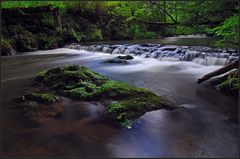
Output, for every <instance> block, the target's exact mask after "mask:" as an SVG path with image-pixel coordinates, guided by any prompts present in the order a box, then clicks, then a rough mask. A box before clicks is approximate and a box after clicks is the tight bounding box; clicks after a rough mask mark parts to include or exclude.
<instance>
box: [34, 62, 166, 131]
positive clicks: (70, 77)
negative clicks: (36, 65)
mask: <svg viewBox="0 0 240 159" xmlns="http://www.w3.org/2000/svg"><path fill="white" fill-rule="evenodd" d="M37 77H38V78H37V79H41V80H38V82H40V83H41V84H43V85H44V86H50V87H51V88H52V89H56V90H57V93H60V94H61V95H63V96H66V97H69V98H74V99H80V100H84V101H93V100H94V101H100V102H102V103H103V104H104V105H106V106H107V112H108V114H110V115H111V116H113V117H114V118H116V119H117V120H119V121H120V122H121V123H123V125H125V126H126V127H128V128H129V127H131V124H130V121H129V120H128V119H136V118H138V117H140V116H141V115H143V114H144V113H146V112H147V111H151V110H154V109H159V108H162V107H163V106H164V100H163V99H162V98H161V97H159V96H157V95H156V94H154V93H153V92H151V91H149V90H147V89H144V88H138V87H134V86H130V85H128V84H126V83H123V82H118V81H114V80H109V79H106V78H105V77H104V76H102V75H100V74H97V73H95V72H93V71H91V70H89V69H88V68H86V67H81V66H77V65H72V66H65V67H57V68H54V69H51V70H48V71H44V72H40V73H39V74H38V75H37ZM31 97H32V98H34V101H35V100H40V101H41V100H42V101H46V102H51V101H54V100H55V98H54V97H52V96H46V95H43V94H32V96H31Z"/></svg>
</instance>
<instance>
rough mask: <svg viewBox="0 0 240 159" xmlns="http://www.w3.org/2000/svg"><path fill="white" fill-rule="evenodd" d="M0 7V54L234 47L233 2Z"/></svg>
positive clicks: (235, 13) (235, 16)
mask: <svg viewBox="0 0 240 159" xmlns="http://www.w3.org/2000/svg"><path fill="white" fill-rule="evenodd" d="M1 5H2V12H3V16H2V20H3V21H2V22H3V23H2V27H3V38H2V41H1V42H2V44H3V49H4V50H3V54H4V53H5V49H6V51H7V50H9V47H13V48H15V49H17V51H33V50H37V49H49V48H55V47H59V46H63V44H66V43H73V42H88V41H102V40H127V39H128V40H131V39H154V38H160V37H165V36H173V35H191V34H207V35H210V36H217V37H220V40H219V41H218V43H217V44H216V45H217V46H220V47H224V46H225V47H226V46H228V47H235V48H236V47H237V46H238V45H237V44H238V38H239V37H238V33H237V29H238V21H239V16H238V2H237V1H236V2H234V1H233V2H221V3H219V2H218V1H192V2H191V1H190V2H184V1H157V2H154V1H136V2H124V1H103V2H101V1H98V2H91V1H89V2H87V1H86V2H71V1H70V2H69V1H68V2H58V1H52V2H51V1H48V2H37V1H33V2H31V1H27V2H21V1H19V2H8V1H6V2H2V4H1ZM34 7H42V10H41V9H40V8H39V9H37V8H34ZM28 8H30V9H28ZM202 8H204V9H202ZM35 10H36V12H37V13H35V14H31V15H27V14H28V13H29V12H33V11H35ZM5 12H6V14H5ZM8 13H9V14H8ZM16 15H17V16H16ZM209 15H211V16H209ZM14 16H16V17H14ZM31 16H32V17H31ZM25 17H26V18H25ZM33 17H34V20H32V18H33ZM38 18H40V19H38ZM26 25H28V26H26ZM31 25H32V26H31ZM34 25H37V26H38V27H40V28H39V29H37V30H36V28H34ZM5 28H6V29H5ZM45 29H47V30H46V31H47V32H48V34H46V33H45ZM21 35H22V36H23V37H24V38H22V39H21ZM19 45H20V46H19Z"/></svg>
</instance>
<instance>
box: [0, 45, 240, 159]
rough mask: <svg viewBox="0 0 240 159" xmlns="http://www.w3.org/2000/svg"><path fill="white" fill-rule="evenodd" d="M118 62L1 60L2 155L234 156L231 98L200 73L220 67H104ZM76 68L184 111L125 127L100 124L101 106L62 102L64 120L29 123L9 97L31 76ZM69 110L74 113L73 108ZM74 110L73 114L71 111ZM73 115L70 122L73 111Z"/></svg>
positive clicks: (76, 57) (53, 56) (136, 62)
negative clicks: (155, 96) (160, 98)
mask: <svg viewBox="0 0 240 159" xmlns="http://www.w3.org/2000/svg"><path fill="white" fill-rule="evenodd" d="M116 56H118V54H109V53H102V52H94V53H93V52H91V51H90V52H89V51H85V50H82V49H80V50H76V49H68V48H60V49H54V50H46V51H35V52H29V53H22V54H17V55H14V56H9V57H1V63H2V64H1V66H2V67H1V85H2V87H1V92H2V112H3V113H2V115H3V116H2V119H3V124H2V128H3V139H2V140H3V152H4V155H5V156H11V157H14V156H18V157H19V156H22V157H26V156H28V157H30V156H31V157H33V156H35V157H36V156H38V157H39V156H41V157H46V156H47V157H237V156H238V131H239V130H238V126H237V123H236V120H235V121H233V120H232V119H236V118H237V115H238V113H237V112H238V109H237V105H238V104H237V103H238V101H237V99H236V98H233V97H230V96H226V95H224V94H222V93H220V92H219V91H218V90H216V89H215V88H214V87H213V86H211V85H209V83H208V82H205V83H203V84H197V83H196V81H197V79H198V78H199V77H201V76H202V75H204V74H206V73H208V72H211V71H213V70H216V69H218V68H220V67H221V65H215V64H214V65H210V64H206V65H203V64H199V63H198V62H194V61H181V60H178V61H176V60H170V61H169V60H163V61H159V59H156V58H143V57H142V56H135V58H134V59H133V60H132V61H131V62H129V64H127V65H123V64H107V63H104V62H103V61H105V60H107V59H111V58H113V57H116ZM70 64H78V65H84V66H86V67H89V68H90V69H92V70H93V71H96V72H98V73H101V74H103V75H105V76H107V77H109V78H111V79H114V80H119V81H123V82H126V83H128V84H131V85H135V86H139V87H145V88H148V89H150V90H152V91H154V92H155V93H156V94H158V95H162V96H165V97H166V98H168V99H169V100H171V101H172V102H174V103H176V104H177V105H179V106H183V108H179V109H175V110H172V111H169V110H164V109H162V110H156V111H152V112H147V113H146V114H144V115H143V116H142V117H141V118H140V119H139V120H136V121H134V123H133V126H132V129H125V128H122V127H120V126H118V125H115V124H112V123H111V122H109V121H106V120H105V119H104V118H103V117H102V116H101V108H100V107H99V106H98V105H97V104H96V105H94V104H93V105H89V104H87V103H84V102H78V101H73V100H70V99H66V100H65V102H64V103H63V104H64V105H65V106H66V108H65V109H66V118H64V119H61V120H59V119H47V120H43V121H41V122H40V123H38V124H36V123H33V122H31V120H27V119H26V117H24V116H23V114H22V112H21V109H19V108H17V106H16V104H15V102H14V101H13V99H14V98H16V97H18V96H21V95H23V93H24V88H26V87H27V86H28V85H29V84H30V82H31V80H32V78H33V77H34V76H35V75H36V73H37V72H38V71H41V70H45V69H49V68H53V67H56V66H63V65H70ZM73 107H74V108H73ZM75 108H78V109H75ZM75 110H77V111H78V113H77V115H76V114H75V116H74V113H75V112H74V111H75Z"/></svg>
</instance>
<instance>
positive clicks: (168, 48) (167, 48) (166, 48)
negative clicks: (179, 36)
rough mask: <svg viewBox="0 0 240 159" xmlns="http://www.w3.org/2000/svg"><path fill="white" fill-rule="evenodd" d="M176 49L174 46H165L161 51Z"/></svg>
mask: <svg viewBox="0 0 240 159" xmlns="http://www.w3.org/2000/svg"><path fill="white" fill-rule="evenodd" d="M176 49H177V48H176V47H165V48H163V49H162V51H175V50H176Z"/></svg>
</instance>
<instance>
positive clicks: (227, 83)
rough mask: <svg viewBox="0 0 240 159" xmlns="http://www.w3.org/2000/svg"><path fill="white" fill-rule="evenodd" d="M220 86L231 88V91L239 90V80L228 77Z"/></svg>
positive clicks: (235, 77)
mask: <svg viewBox="0 0 240 159" xmlns="http://www.w3.org/2000/svg"><path fill="white" fill-rule="evenodd" d="M221 86H227V87H232V88H233V89H236V90H240V78H239V77H237V76H233V77H232V76H229V77H228V79H227V80H226V81H224V82H223V83H221Z"/></svg>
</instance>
